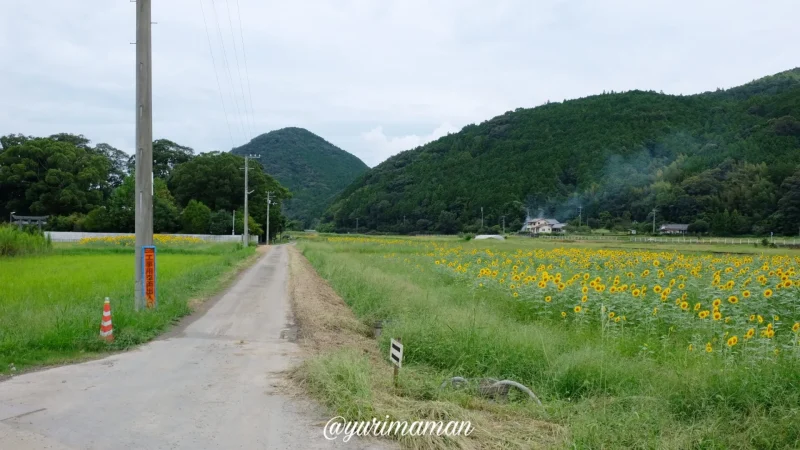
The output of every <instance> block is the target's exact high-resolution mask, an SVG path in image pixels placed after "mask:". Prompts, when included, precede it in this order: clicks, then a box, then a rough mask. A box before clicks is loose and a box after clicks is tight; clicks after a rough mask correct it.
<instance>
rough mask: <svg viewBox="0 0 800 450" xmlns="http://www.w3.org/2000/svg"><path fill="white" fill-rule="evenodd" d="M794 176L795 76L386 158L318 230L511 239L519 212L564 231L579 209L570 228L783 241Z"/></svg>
mask: <svg viewBox="0 0 800 450" xmlns="http://www.w3.org/2000/svg"><path fill="white" fill-rule="evenodd" d="M799 164H800V68H795V69H792V70H788V71H784V72H781V73H778V74H775V75H771V76H767V77H764V78H761V79H758V80H755V81H753V82H750V83H747V84H744V85H742V86H739V87H734V88H731V89H727V90H717V91H714V92H706V93H702V94H695V95H665V94H659V93H656V92H653V91H629V92H624V93H613V92H612V93H603V94H599V95H594V96H590V97H585V98H580V99H575V100H568V101H565V102H555V103H548V104H545V105H542V106H538V107H535V108H529V109H525V108H518V109H516V110H514V111H509V112H506V113H505V114H503V115H500V116H497V117H494V118H492V119H490V120H487V121H485V122H483V123H480V124H474V125H468V126H465V127H464V128H463V129H462V130H461V131H460V132H458V133H455V134H450V135H448V136H445V137H442V138H440V139H438V140H436V141H434V142H431V143H428V144H426V145H424V146H421V147H418V148H415V149H411V150H407V151H404V152H402V153H399V154H397V155H394V156H392V157H391V158H389V159H387V160H386V161H384V162H383V163H381V164H379V165H378V166H376V167H375V168H373V169H372V170H370V171H369V172H367V173H366V174H365V175H364V176H362V177H360V178H358V179H357V181H356V182H354V183H353V184H352V185H350V186H348V187H347V188H346V189H345V190H344V191H343V192H342V194H340V195H339V197H338V198H337V199H336V200H335V201H334V203H333V204H332V205H331V207H330V208H328V210H327V211H326V212H325V215H324V216H323V220H324V222H325V223H327V224H328V225H329V228H330V229H336V230H340V231H345V230H350V229H352V228H354V226H355V218H359V223H360V226H361V229H362V230H379V231H387V232H413V231H417V232H444V233H452V232H456V231H462V230H463V231H475V230H477V229H478V228H479V227H480V224H481V217H483V218H484V222H485V223H486V224H488V225H491V226H495V225H496V226H498V227H499V226H500V224H501V219H502V217H503V216H505V219H506V223H507V224H513V225H511V226H510V228H515V227H517V226H518V225H519V224H520V221H521V220H522V219H523V218H524V216H525V210H526V208H527V209H529V210H530V211H538V210H540V209H541V210H543V211H544V213H545V214H548V215H550V216H554V217H555V218H557V219H560V220H570V219H573V218H575V219H576V220H575V221H576V223H577V217H576V216H577V213H578V207H579V206H580V207H581V208H582V214H583V222H582V223H583V224H586V219H587V218H590V219H591V220H595V222H590V224H596V223H598V222H602V225H604V226H612V225H613V226H616V227H618V228H620V229H622V227H624V226H629V225H632V224H635V223H636V222H637V221H638V222H640V223H641V222H647V221H651V220H652V216H651V211H652V210H653V209H654V208H656V209H657V221H662V220H663V221H669V222H676V223H695V222H696V226H694V227H693V230H695V231H712V232H714V233H718V234H750V233H756V234H760V233H767V234H768V232H770V231H775V232H784V233H793V234H796V233H797V227H796V226H795V223H797V222H796V221H800V204H798V205H795V204H794V203H793V200H791V198H792V195H793V194H792V192H793V189H794V187H793V186H795V185H796V186H797V189H798V190H800V172H798V168H799V166H798V165H799ZM795 176H796V177H797V178H796V179H795ZM745 186H748V188H745ZM787 196H788V197H787ZM797 198H799V199H800V192H797ZM795 216H797V217H795ZM793 221H794V222H793Z"/></svg>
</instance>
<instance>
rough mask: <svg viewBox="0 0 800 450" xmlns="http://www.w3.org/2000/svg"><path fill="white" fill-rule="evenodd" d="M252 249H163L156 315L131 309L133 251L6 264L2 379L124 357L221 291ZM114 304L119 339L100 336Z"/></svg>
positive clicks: (94, 251) (0, 306)
mask: <svg viewBox="0 0 800 450" xmlns="http://www.w3.org/2000/svg"><path fill="white" fill-rule="evenodd" d="M253 253H254V252H253V248H248V249H243V248H241V247H240V246H237V245H230V244H217V245H211V246H203V245H200V246H198V247H197V248H191V247H186V248H183V247H180V248H170V247H166V248H159V249H158V256H157V289H158V291H157V292H158V308H157V309H155V310H146V311H142V312H138V313H137V312H135V311H134V308H133V284H134V283H133V269H134V260H133V255H134V253H133V249H132V248H113V247H111V248H108V247H98V248H85V247H83V246H69V247H65V246H59V247H58V248H57V249H56V250H55V251H54V253H53V254H50V255H42V256H29V257H15V258H0V373H8V372H9V370H10V365H11V364H13V365H14V367H16V369H17V370H19V369H24V368H27V367H31V366H38V365H47V364H57V363H61V362H66V361H70V360H75V359H80V358H85V357H91V356H93V355H96V354H98V353H102V352H106V351H113V350H122V349H126V348H129V347H131V346H134V345H137V344H141V343H143V342H146V341H148V340H150V339H153V338H154V337H156V336H157V335H158V334H159V333H161V332H162V331H164V330H165V329H166V328H167V327H168V326H169V325H170V324H172V323H175V322H176V321H177V319H179V318H180V317H182V316H184V315H186V314H188V313H190V312H191V310H190V307H189V305H188V301H189V300H193V299H196V298H198V297H205V296H208V295H210V294H211V293H213V292H214V291H215V290H217V289H218V288H219V287H220V285H221V283H222V282H224V281H225V280H227V279H228V278H229V274H230V273H231V272H232V271H233V270H234V269H235V268H236V267H237V266H239V265H240V264H243V263H244V262H245V261H246V260H248V257H250V256H251V255H253ZM105 297H109V298H110V300H111V311H112V319H113V325H114V336H115V340H114V342H113V343H112V344H107V343H105V342H104V341H101V340H100V339H99V337H98V335H99V329H100V320H101V316H102V307H103V300H104V298H105Z"/></svg>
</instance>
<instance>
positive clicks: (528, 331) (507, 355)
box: [300, 242, 800, 448]
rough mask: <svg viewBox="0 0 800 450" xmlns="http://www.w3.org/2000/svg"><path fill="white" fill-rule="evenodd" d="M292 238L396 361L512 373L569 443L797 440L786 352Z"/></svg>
mask: <svg viewBox="0 0 800 450" xmlns="http://www.w3.org/2000/svg"><path fill="white" fill-rule="evenodd" d="M501 245H508V244H501ZM300 247H301V250H302V251H303V253H304V255H305V256H306V257H307V258H308V259H309V261H310V262H311V263H312V265H313V266H314V267H315V268H316V269H317V271H318V272H319V273H320V275H321V276H323V278H326V279H327V280H329V282H330V283H331V285H332V286H333V288H334V289H335V290H336V291H337V292H338V293H339V294H340V295H341V296H342V297H343V299H344V300H345V301H346V302H347V303H348V304H349V305H350V306H351V308H352V309H353V311H354V312H355V313H356V315H358V316H359V317H361V318H362V319H363V320H365V321H368V322H371V321H373V320H380V319H382V320H389V321H390V322H389V323H388V324H387V325H386V326H385V328H384V333H383V336H382V339H381V341H380V344H381V346H382V350H383V351H386V350H387V347H388V339H389V338H390V337H402V339H403V344H404V357H405V360H406V361H405V363H404V370H406V371H418V372H420V373H431V372H432V373H437V374H441V375H440V376H442V377H444V376H466V377H492V378H498V379H502V378H509V379H513V380H516V381H519V382H522V383H523V384H526V385H528V386H530V387H531V388H532V389H533V390H534V392H536V393H537V395H539V396H540V398H542V400H543V401H544V402H545V404H546V406H545V409H544V410H539V409H538V408H536V407H535V406H533V405H529V406H525V407H524V408H525V411H526V413H527V414H530V415H532V416H533V417H537V418H541V419H547V420H552V421H555V422H557V423H559V424H562V425H565V426H567V427H568V428H569V430H570V436H571V439H572V445H574V446H575V447H577V448H798V446H800V420H797V419H796V417H797V411H798V409H797V405H798V404H800V389H798V386H800V362H798V361H797V359H796V358H794V357H791V356H786V357H782V358H764V359H763V360H758V359H748V360H731V359H730V358H725V357H724V356H722V355H719V356H710V357H704V358H692V357H689V356H688V355H687V352H686V351H683V350H685V349H682V348H681V349H677V348H675V346H674V345H672V343H671V342H662V340H663V339H666V340H669V339H670V338H669V336H665V337H661V338H651V337H648V336H644V335H637V334H634V333H627V334H609V333H605V332H604V331H603V330H602V329H580V328H577V327H569V326H565V325H564V324H559V323H552V322H549V321H541V320H538V319H535V318H531V317H529V315H527V314H526V312H525V310H524V309H520V308H519V307H518V304H519V302H515V301H514V300H510V299H509V297H508V296H507V295H502V294H500V293H499V292H495V291H492V290H480V291H477V292H476V291H475V290H473V289H471V288H470V287H468V286H464V285H462V284H459V283H456V282H454V280H453V279H452V278H451V277H450V276H448V275H446V274H443V273H440V272H435V271H430V270H426V268H425V267H418V266H416V265H415V264H414V261H413V259H414V258H413V253H414V252H416V251H417V249H415V248H413V247H409V246H408V245H384V246H378V245H376V244H353V243H350V244H330V243H325V242H302V243H301V244H300ZM387 253H394V254H400V255H403V254H406V255H408V258H407V259H408V260H409V261H410V262H408V263H403V262H402V261H403V258H384V257H383V255H385V254H387ZM439 381H441V380H439ZM359 397H360V398H361V399H362V400H363V399H364V398H366V397H365V396H364V395H360V396H359Z"/></svg>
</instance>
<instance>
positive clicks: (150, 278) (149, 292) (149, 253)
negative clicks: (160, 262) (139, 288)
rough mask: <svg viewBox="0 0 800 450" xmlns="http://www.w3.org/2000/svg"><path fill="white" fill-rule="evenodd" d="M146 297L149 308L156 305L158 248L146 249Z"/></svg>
mask: <svg viewBox="0 0 800 450" xmlns="http://www.w3.org/2000/svg"><path fill="white" fill-rule="evenodd" d="M144 299H145V302H146V304H147V307H148V308H154V307H155V306H156V249H154V248H145V249H144Z"/></svg>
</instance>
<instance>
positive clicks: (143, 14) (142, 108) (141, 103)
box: [133, 0, 153, 311]
mask: <svg viewBox="0 0 800 450" xmlns="http://www.w3.org/2000/svg"><path fill="white" fill-rule="evenodd" d="M150 17H151V8H150V0H137V2H136V185H135V186H136V187H135V197H136V200H135V201H136V210H135V212H136V218H135V220H134V224H135V225H134V226H135V231H136V248H135V250H134V264H133V266H134V273H135V277H134V293H133V298H134V307H135V309H136V310H137V311H139V310H142V309H144V308H145V302H144V295H143V292H142V278H143V274H142V264H143V263H142V252H143V250H142V247H145V246H150V245H153V80H152V75H153V67H152V56H153V55H152V46H151V39H150V28H151V23H150Z"/></svg>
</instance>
